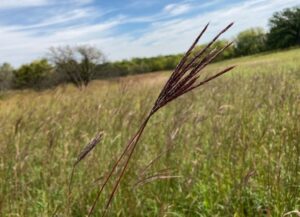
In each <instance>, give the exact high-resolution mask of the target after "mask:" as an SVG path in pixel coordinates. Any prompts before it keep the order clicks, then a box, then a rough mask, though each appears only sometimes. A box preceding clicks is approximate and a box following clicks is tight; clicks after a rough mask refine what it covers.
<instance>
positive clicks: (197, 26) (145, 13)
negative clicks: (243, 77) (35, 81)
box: [0, 0, 300, 67]
mask: <svg viewBox="0 0 300 217" xmlns="http://www.w3.org/2000/svg"><path fill="white" fill-rule="evenodd" d="M299 5H300V3H299V0H173V1H171V0H0V63H3V62H9V63H11V64H12V65H14V66H15V67H17V66H20V65H21V64H25V63H28V62H31V61H33V60H35V59H39V58H43V57H45V56H46V54H47V51H48V49H49V47H56V46H63V45H71V46H76V45H83V44H89V45H92V46H95V47H97V48H99V49H100V50H102V51H103V53H105V55H106V57H107V59H108V60H111V61H115V60H122V59H130V58H132V57H150V56H157V55H166V54H176V53H181V52H184V51H185V50H186V49H187V48H188V47H189V46H190V44H191V43H192V42H193V40H194V39H195V37H196V36H197V34H198V33H199V32H200V31H201V29H202V28H203V27H204V26H205V25H206V24H207V23H208V22H209V23H210V27H209V29H208V31H207V33H206V35H205V36H204V37H203V38H202V43H205V42H207V41H208V40H209V39H211V38H212V37H213V36H214V35H215V34H216V33H218V31H220V30H221V29H222V28H223V27H225V26H226V25H227V24H229V23H230V22H235V25H234V26H233V27H232V28H231V29H230V30H229V31H228V32H227V33H226V34H225V35H224V38H226V39H230V40H232V39H233V37H234V36H235V35H236V34H237V33H238V32H240V31H242V30H245V29H247V28H250V27H263V28H265V29H266V30H267V29H268V19H269V18H270V17H271V16H272V14H273V13H274V12H276V11H280V10H282V9H284V8H288V7H293V6H299Z"/></svg>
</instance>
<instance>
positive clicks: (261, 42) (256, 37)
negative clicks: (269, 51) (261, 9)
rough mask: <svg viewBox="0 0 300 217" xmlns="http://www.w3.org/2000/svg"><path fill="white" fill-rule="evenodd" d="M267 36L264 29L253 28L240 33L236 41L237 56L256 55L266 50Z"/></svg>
mask: <svg viewBox="0 0 300 217" xmlns="http://www.w3.org/2000/svg"><path fill="white" fill-rule="evenodd" d="M265 47H266V34H265V32H264V30H263V29H262V28H251V29H248V30H245V31H243V32H241V33H239V34H238V35H237V37H236V39H235V54H236V56H245V55H251V54H256V53H259V52H262V51H264V50H265Z"/></svg>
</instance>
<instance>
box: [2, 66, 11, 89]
mask: <svg viewBox="0 0 300 217" xmlns="http://www.w3.org/2000/svg"><path fill="white" fill-rule="evenodd" d="M13 70H14V69H13V67H12V66H11V65H10V64H9V63H3V64H2V65H1V66H0V91H1V90H7V89H9V88H11V84H12V79H13Z"/></svg>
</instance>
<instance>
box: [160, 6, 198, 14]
mask: <svg viewBox="0 0 300 217" xmlns="http://www.w3.org/2000/svg"><path fill="white" fill-rule="evenodd" d="M191 8H192V7H191V5H190V4H187V3H184V4H169V5H167V6H165V8H164V12H167V13H169V14H171V15H174V16H176V15H180V14H184V13H186V12H188V11H190V10H191Z"/></svg>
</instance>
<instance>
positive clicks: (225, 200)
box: [0, 49, 300, 217]
mask: <svg viewBox="0 0 300 217" xmlns="http://www.w3.org/2000/svg"><path fill="white" fill-rule="evenodd" d="M299 54H300V50H299V49H295V50H290V51H285V52H278V53H272V54H265V55H258V56H252V57H245V58H239V59H234V60H229V61H226V62H220V63H216V64H213V65H211V66H209V67H208V68H207V71H208V72H209V71H214V72H215V71H218V69H221V68H224V65H226V66H228V65H231V64H234V65H238V67H237V68H236V69H234V70H233V71H232V72H231V73H230V74H228V75H225V76H224V77H222V78H220V79H218V80H215V81H212V82H211V83H210V84H207V85H206V86H205V87H203V88H202V89H201V90H195V91H193V92H190V93H189V94H187V95H185V96H184V97H181V98H179V99H177V102H175V103H171V104H170V105H169V107H166V108H163V109H162V110H160V111H159V112H158V113H157V114H156V115H155V116H153V119H151V121H150V122H149V123H148V126H147V130H146V131H145V132H144V135H143V137H142V138H141V140H140V143H142V144H143V145H140V146H138V147H137V149H136V153H135V154H134V155H133V158H134V159H133V161H134V162H135V163H130V165H129V170H128V173H127V174H126V175H125V177H124V180H123V182H122V183H121V185H120V188H119V191H118V193H117V194H116V195H115V198H114V202H113V203H112V206H111V209H110V210H109V216H133V217H135V216H149V217H152V216H160V217H166V216H168V217H171V216H190V217H192V216H235V217H243V216H282V215H283V214H284V213H288V212H289V211H293V210H299V209H300V121H299V120H300V94H299V93H300V58H299ZM168 76H169V72H161V73H153V74H147V75H143V76H132V77H126V78H120V79H115V80H108V81H94V82H93V83H92V84H91V86H90V87H88V88H87V89H86V90H85V91H78V90H77V89H76V88H74V87H72V86H69V85H66V86H60V87H58V88H56V89H53V90H46V91H43V92H35V91H31V90H24V91H12V92H7V93H2V94H1V96H0V216H5V217H6V216H10V217H12V216H16V217H17V216H22V217H23V216H26V217H27V216H30V217H31V216H33V217H34V216H37V217H40V216H45V217H48V216H69V210H68V206H67V204H68V196H67V195H68V185H69V176H70V174H71V171H72V166H73V164H74V162H75V161H76V159H77V156H78V153H80V151H81V150H82V147H83V146H84V145H85V144H87V143H88V142H89V141H90V140H91V139H92V138H94V136H95V133H96V132H100V131H104V134H105V136H104V137H103V138H102V140H101V142H100V143H99V144H97V146H96V147H95V148H94V150H93V151H92V152H91V153H89V156H87V157H86V158H85V159H84V160H83V161H82V162H80V164H78V165H77V168H76V172H75V173H74V177H73V184H72V189H73V190H72V200H71V204H70V208H71V212H70V213H71V214H70V215H71V216H78V217H79V216H85V215H86V214H87V212H88V209H89V208H90V206H91V204H92V203H93V200H94V198H95V196H96V193H97V190H98V186H99V185H100V184H101V182H102V181H103V176H104V175H105V172H107V168H111V166H112V164H113V163H114V161H115V158H116V157H117V156H118V155H119V153H120V152H121V151H122V148H123V145H124V143H126V141H128V139H129V137H130V136H131V135H132V134H133V133H135V130H136V129H137V128H138V127H139V124H140V122H141V120H142V119H143V118H144V117H145V115H146V113H145V112H146V111H149V109H151V107H152V104H153V102H154V101H155V99H156V98H157V96H158V94H159V90H160V89H161V87H162V85H163V84H164V82H165V81H166V79H167V78H168ZM169 150H171V151H169ZM157 156H159V158H157ZM156 158H157V159H156ZM154 159H155V160H154ZM153 160H154V161H153ZM133 161H132V162H133ZM149 165H150V166H149ZM159 174H161V176H162V175H165V176H170V177H173V178H170V179H160V178H159V177H158V178H157V179H154V180H152V179H151V181H150V182H147V177H151V176H154V177H155V176H159ZM137 183H139V185H138V186H136V185H137ZM111 187H112V186H111V185H110V186H109V188H108V189H111ZM109 193H110V192H109V190H105V191H104V194H105V195H108V194H109ZM104 202H105V197H103V198H101V199H100V202H99V203H98V205H97V207H96V209H95V210H94V216H100V214H101V212H102V211H103V210H101V209H102V207H103V203H104Z"/></svg>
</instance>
